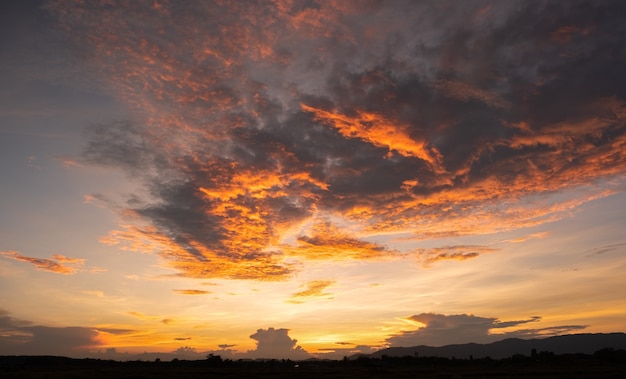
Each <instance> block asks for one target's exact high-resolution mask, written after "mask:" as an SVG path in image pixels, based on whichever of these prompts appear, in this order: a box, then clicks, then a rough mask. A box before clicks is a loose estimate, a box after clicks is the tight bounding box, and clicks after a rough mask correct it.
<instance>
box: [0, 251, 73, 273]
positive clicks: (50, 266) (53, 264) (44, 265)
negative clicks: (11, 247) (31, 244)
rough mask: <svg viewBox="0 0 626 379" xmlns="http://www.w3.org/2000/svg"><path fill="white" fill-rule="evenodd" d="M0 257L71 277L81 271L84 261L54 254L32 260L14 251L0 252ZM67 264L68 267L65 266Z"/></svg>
mask: <svg viewBox="0 0 626 379" xmlns="http://www.w3.org/2000/svg"><path fill="white" fill-rule="evenodd" d="M0 255H4V256H5V257H8V258H11V259H14V260H16V261H20V262H28V263H31V264H33V265H34V266H35V267H37V269H39V270H41V271H48V272H54V273H56V274H63V275H73V274H75V273H76V272H78V271H80V270H81V269H82V266H83V264H84V262H85V260H84V259H78V258H69V257H65V256H63V255H60V254H55V255H53V256H52V258H51V259H43V258H33V257H27V256H25V255H21V254H19V253H17V252H15V251H0ZM64 263H68V264H69V265H65V264H64Z"/></svg>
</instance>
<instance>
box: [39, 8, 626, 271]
mask: <svg viewBox="0 0 626 379" xmlns="http://www.w3.org/2000/svg"><path fill="white" fill-rule="evenodd" d="M47 8H48V9H49V10H50V12H51V14H52V15H53V16H54V17H55V19H56V20H58V22H59V25H60V27H61V28H63V29H65V30H67V31H68V32H70V33H71V35H72V36H73V38H75V39H76V40H75V43H76V44H77V45H78V46H81V48H82V49H83V53H84V56H85V57H88V59H89V61H90V63H91V64H92V65H93V67H95V68H96V69H98V70H99V72H100V73H101V75H103V77H105V78H106V80H107V83H108V85H109V86H110V88H111V90H112V91H113V92H115V93H116V94H117V96H118V97H119V99H120V100H121V101H123V102H124V103H126V104H128V105H129V108H130V109H131V110H132V111H133V112H134V116H135V119H134V120H133V121H132V122H131V121H129V122H119V123H114V124H110V125H100V126H97V127H94V128H93V129H92V132H91V134H90V137H89V138H90V139H89V142H88V145H87V146H86V149H85V151H84V154H83V157H82V158H83V161H84V162H85V163H91V164H98V165H104V166H109V167H117V168H120V169H124V170H126V171H127V172H128V173H130V174H131V175H132V177H133V178H135V179H137V180H138V181H140V182H141V183H143V184H144V186H145V188H146V189H147V190H148V192H149V195H147V196H136V197H135V198H134V199H135V201H133V202H132V203H129V204H128V207H127V208H128V209H126V210H125V211H122V212H120V213H121V214H123V215H125V217H126V218H125V219H124V221H123V223H124V226H125V227H124V228H123V229H122V230H118V231H113V232H112V234H111V235H110V236H109V237H108V238H107V239H106V241H108V242H109V243H112V244H129V245H130V247H129V248H131V249H134V250H141V249H145V250H152V251H155V250H156V251H160V252H161V253H162V255H163V256H164V257H165V258H166V259H168V260H169V261H170V263H171V264H172V266H173V267H175V268H177V269H178V270H179V271H180V273H181V275H184V276H190V277H198V278H206V277H228V278H248V279H264V280H280V279H284V278H286V277H288V276H289V275H291V274H292V273H293V272H294V270H295V269H296V267H295V266H293V265H291V264H287V263H285V261H284V257H285V256H289V257H296V258H299V259H315V256H320V255H318V253H319V252H318V251H317V250H316V251H314V253H315V254H311V251H312V250H311V247H312V246H313V245H314V244H313V245H312V244H311V243H309V242H311V241H319V240H320V237H317V236H312V234H314V231H311V230H301V231H300V232H298V233H300V234H299V235H297V236H296V239H295V240H296V243H295V244H285V242H284V238H285V237H286V236H289V233H295V232H294V231H293V228H294V226H297V225H303V224H305V223H306V222H307V221H310V222H309V223H308V224H307V225H319V224H320V223H321V222H324V221H323V220H324V219H325V218H326V217H328V216H330V215H332V216H333V217H338V218H340V219H341V222H349V223H352V224H355V225H358V228H353V229H350V230H351V231H350V233H351V234H352V235H349V236H348V235H344V236H343V237H342V238H341V239H340V240H341V241H351V243H350V244H348V245H345V244H344V245H342V246H339V247H340V248H338V249H335V247H337V246H331V245H332V242H333V241H331V240H330V239H328V240H325V242H324V243H325V244H326V245H328V246H327V247H328V248H327V249H326V250H327V251H330V252H336V254H335V253H333V254H326V255H324V256H325V257H327V258H328V259H337V258H334V257H344V259H375V258H377V257H380V256H394V254H396V253H397V252H395V251H393V250H391V249H386V248H384V247H382V246H378V245H375V244H371V243H369V242H367V241H365V240H364V237H367V236H368V235H372V234H378V233H393V232H403V233H407V232H408V233H413V234H414V235H415V236H416V238H418V239H419V238H433V237H435V238H438V237H448V236H462V235H467V234H486V233H493V232H498V231H503V230H512V229H516V228H521V227H528V226H534V225H538V224H541V223H545V222H549V221H554V220H557V219H559V218H562V217H564V216H565V215H566V214H567V212H566V211H567V210H569V209H572V208H573V207H576V206H578V205H580V204H582V203H584V202H585V201H588V200H590V199H593V198H597V197H601V196H606V195H607V194H608V193H610V190H609V191H605V192H599V191H597V190H593V189H588V192H585V193H584V194H583V195H582V198H579V199H576V200H571V199H562V198H559V199H556V197H554V198H551V197H550V196H551V195H553V194H555V193H557V192H558V191H561V190H564V189H572V188H579V187H580V186H585V185H593V184H594V183H597V182H599V181H602V180H604V179H607V178H612V177H615V176H619V177H622V176H623V175H624V173H625V172H626V156H625V154H624V151H625V150H626V133H625V132H626V126H625V125H626V123H625V121H626V111H625V109H626V90H624V88H626V76H624V75H623V74H622V67H623V66H624V63H625V62H626V59H625V58H626V53H625V52H624V49H623V47H622V46H623V44H624V43H623V40H624V37H623V36H624V35H626V26H624V23H623V22H621V19H620V17H618V16H617V15H619V14H622V13H623V12H625V11H626V5H625V4H624V3H623V2H619V1H603V2H586V1H570V2H557V1H542V2H539V1H530V2H525V1H507V2H496V3H490V2H482V1H473V2H462V3H459V2H448V1H422V2H395V1H390V2H374V3H371V2H356V1H354V2H341V3H337V4H333V3H330V2H299V1H296V2H281V1H279V2H272V3H265V2H258V3H257V2H255V3H246V4H245V6H244V5H243V4H242V3H238V2H220V3H215V4H210V5H209V4H207V3H203V2H193V1H190V2H175V3H160V2H141V1H137V2H132V3H117V4H114V5H105V4H102V3H98V2H65V1H52V2H50V3H49V6H48V7H47ZM206 20H211V21H210V22H207V21H206ZM529 198H532V200H533V201H527V202H526V201H524V200H526V199H529ZM332 227H334V228H336V226H332ZM313 228H315V227H313ZM344 234H349V233H348V232H347V231H346V232H344ZM340 240H337V239H336V240H335V242H338V241H339V242H340ZM339 242H338V243H339ZM365 247H367V249H365ZM359 249H360V250H359ZM364 249H365V250H367V251H365V250H364ZM377 249H379V250H380V254H372V253H371V252H373V251H378V250H377ZM381 249H382V250H381ZM318 250H319V249H318ZM340 250H342V251H344V253H341V252H340ZM355 251H356V253H355ZM481 252H486V251H484V250H482V251H477V250H476V251H473V252H458V251H456V252H448V253H442V254H439V255H436V254H435V255H432V254H431V258H429V259H431V260H433V262H434V261H435V260H441V259H461V260H462V259H468V258H473V257H476V256H478V254H480V253H481ZM331 255H333V256H332V257H331ZM398 255H399V254H398ZM431 263H432V262H431Z"/></svg>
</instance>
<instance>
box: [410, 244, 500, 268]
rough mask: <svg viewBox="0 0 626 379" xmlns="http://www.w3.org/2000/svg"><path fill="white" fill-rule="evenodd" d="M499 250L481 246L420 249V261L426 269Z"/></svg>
mask: <svg viewBox="0 0 626 379" xmlns="http://www.w3.org/2000/svg"><path fill="white" fill-rule="evenodd" d="M498 250H499V249H497V248H492V247H488V246H480V245H458V246H444V247H434V248H430V249H418V250H417V251H416V253H417V255H418V260H420V261H421V262H422V265H423V266H424V267H431V266H432V265H433V264H434V263H436V262H439V261H446V260H456V261H464V260H467V259H473V258H477V257H479V256H480V255H482V254H486V253H492V252H494V251H498Z"/></svg>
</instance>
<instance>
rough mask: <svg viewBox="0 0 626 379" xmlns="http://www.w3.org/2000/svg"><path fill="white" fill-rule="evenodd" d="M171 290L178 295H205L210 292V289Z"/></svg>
mask: <svg viewBox="0 0 626 379" xmlns="http://www.w3.org/2000/svg"><path fill="white" fill-rule="evenodd" d="M172 292H174V293H177V294H179V295H206V294H209V293H211V292H210V291H203V290H172Z"/></svg>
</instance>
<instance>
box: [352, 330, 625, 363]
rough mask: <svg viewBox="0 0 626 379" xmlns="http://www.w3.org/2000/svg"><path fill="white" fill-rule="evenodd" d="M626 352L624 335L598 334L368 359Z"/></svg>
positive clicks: (397, 350)
mask: <svg viewBox="0 0 626 379" xmlns="http://www.w3.org/2000/svg"><path fill="white" fill-rule="evenodd" d="M604 348H613V349H626V334H624V333H607V334H603V333H598V334H569V335H563V336H556V337H548V338H538V339H528V340H526V339H519V338H507V339H504V340H501V341H497V342H492V343H489V344H477V343H466V344H458V345H446V346H440V347H433V346H425V345H420V346H412V347H391V348H387V349H382V350H378V351H376V352H374V353H372V354H369V355H362V354H361V355H359V356H368V357H371V358H381V357H383V356H388V357H404V356H420V357H442V358H458V359H469V358H470V357H472V358H485V357H490V358H493V359H502V358H507V357H511V356H513V355H516V354H522V355H530V354H531V352H532V350H533V349H534V350H535V351H538V352H539V351H549V352H552V353H554V354H577V353H580V354H593V353H594V352H596V351H598V350H601V349H604Z"/></svg>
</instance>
